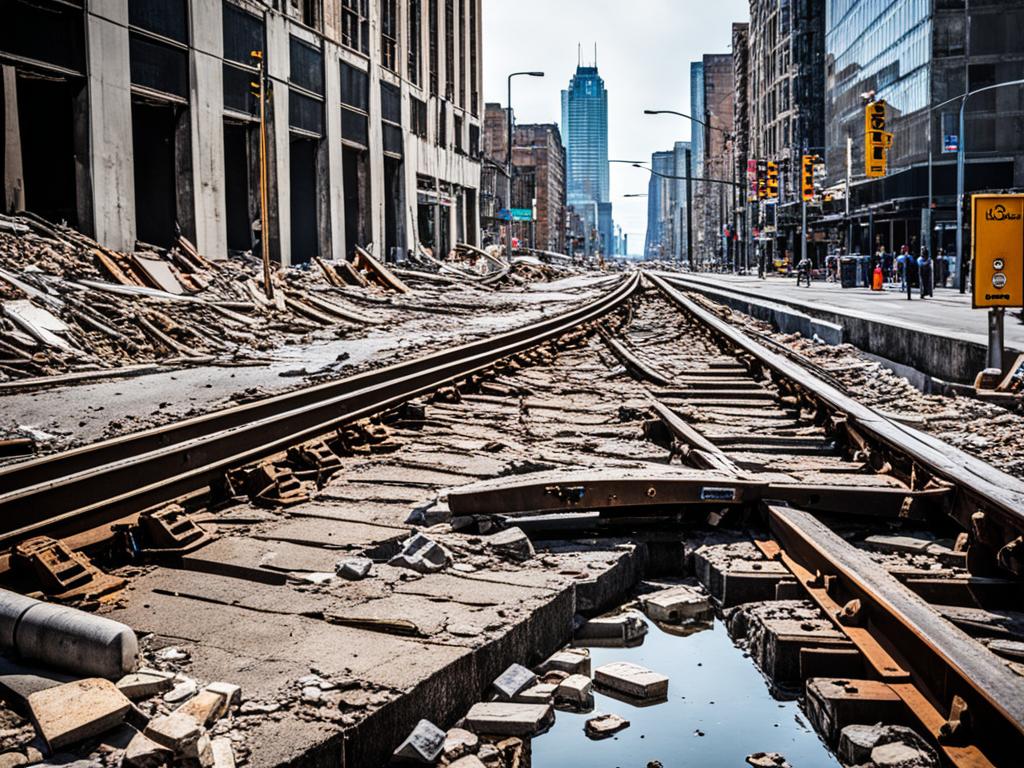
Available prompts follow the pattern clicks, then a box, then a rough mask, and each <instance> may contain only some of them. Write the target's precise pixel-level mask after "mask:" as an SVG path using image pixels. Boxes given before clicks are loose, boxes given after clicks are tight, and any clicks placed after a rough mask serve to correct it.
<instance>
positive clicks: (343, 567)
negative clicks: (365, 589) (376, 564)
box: [334, 557, 373, 581]
mask: <svg viewBox="0 0 1024 768" xmlns="http://www.w3.org/2000/svg"><path fill="white" fill-rule="evenodd" d="M372 567H373V561H372V560H370V558H368V557H350V558H349V559H347V560H339V561H338V562H337V563H336V564H335V566H334V572H335V573H337V574H338V575H339V576H341V577H342V578H343V579H348V580H349V581H359V580H360V579H365V578H366V577H367V576H369V574H370V569H371V568H372Z"/></svg>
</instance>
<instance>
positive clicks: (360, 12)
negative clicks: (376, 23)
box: [341, 0, 370, 56]
mask: <svg viewBox="0 0 1024 768" xmlns="http://www.w3.org/2000/svg"><path fill="white" fill-rule="evenodd" d="M368 2H369V0H341V44H342V45H344V46H345V47H346V48H351V49H352V50H353V51H359V52H360V53H362V54H365V55H367V56H368V55H369V54H370V20H369V18H368V15H367V11H366V7H367V4H368Z"/></svg>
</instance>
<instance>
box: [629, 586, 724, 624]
mask: <svg viewBox="0 0 1024 768" xmlns="http://www.w3.org/2000/svg"><path fill="white" fill-rule="evenodd" d="M640 603H641V605H642V606H643V609H644V613H646V614H647V617H648V618H649V619H651V620H652V621H661V622H664V623H666V624H680V623H682V622H684V621H702V620H706V619H708V618H709V617H710V616H711V614H712V613H713V611H712V609H711V605H710V603H709V602H708V597H707V595H705V594H704V593H703V592H701V591H700V590H698V589H696V588H694V587H687V586H680V587H670V588H669V589H663V590H661V591H660V592H655V593H653V594H649V595H643V596H642V597H641V598H640Z"/></svg>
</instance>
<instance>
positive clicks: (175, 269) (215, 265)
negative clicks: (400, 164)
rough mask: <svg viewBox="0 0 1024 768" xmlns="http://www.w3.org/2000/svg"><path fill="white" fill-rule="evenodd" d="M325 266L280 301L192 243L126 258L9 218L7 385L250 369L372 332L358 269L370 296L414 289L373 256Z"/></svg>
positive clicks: (276, 282)
mask: <svg viewBox="0 0 1024 768" xmlns="http://www.w3.org/2000/svg"><path fill="white" fill-rule="evenodd" d="M320 264H321V270H318V271H313V270H307V269H301V268H294V269H278V270H276V271H275V272H274V273H273V274H272V286H271V288H272V291H271V293H272V294H273V295H272V297H268V296H267V292H266V291H265V290H264V286H263V284H262V267H261V264H260V263H259V262H258V261H257V260H255V259H252V258H249V259H245V258H238V259H231V260H225V261H216V262H214V261H210V260H208V259H206V258H204V257H203V256H202V255H200V254H199V252H198V251H197V250H196V249H195V247H194V246H193V245H192V244H191V243H190V242H189V241H188V240H187V239H185V238H184V237H182V238H179V240H178V244H177V246H175V247H173V248H171V249H169V250H166V251H157V250H151V251H142V252H134V253H119V252H115V251H112V250H110V249H108V248H104V247H103V246H102V245H100V244H99V243H97V242H96V241H94V240H91V239H90V238H88V237H86V236H85V235H82V234H81V233H79V232H76V231H75V230H73V229H70V228H68V227H64V226H61V225H56V224H50V223H48V222H45V221H43V220H41V219H38V218H37V217H34V216H32V215H31V214H25V215H22V216H18V217H6V216H5V217H0V382H10V381H17V380H24V379H29V378H35V377H40V376H53V375H58V374H68V373H82V372H89V371H102V370H111V369H115V368H119V367H123V366H128V365H139V364H153V363H158V362H159V363H164V364H196V363H218V364H239V363H242V362H245V361H251V360H253V359H260V358H263V357H265V353H266V352H267V351H268V350H271V349H273V348H275V347H277V346H280V345H281V344H284V343H288V342H289V341H296V340H299V339H301V338H303V337H307V336H308V335H309V334H311V333H314V332H316V331H322V330H324V329H330V331H331V332H334V333H339V332H344V331H345V330H346V329H349V328H353V327H357V326H360V325H364V324H368V323H372V322H374V318H371V317H369V316H367V315H366V314H364V313H363V312H361V311H360V310H359V309H356V308H354V307H353V306H352V305H351V304H350V303H349V302H350V300H351V298H352V297H353V296H354V295H357V294H353V293H352V291H353V290H354V289H353V288H351V287H349V286H350V285H352V283H348V282H345V281H343V280H342V279H341V278H340V277H338V274H339V273H340V272H341V271H344V270H346V268H347V270H348V271H349V272H352V273H353V274H357V275H359V276H360V277H361V279H362V282H361V283H359V288H358V291H359V292H363V293H365V292H366V291H368V290H373V291H382V292H383V291H388V292H401V293H404V292H407V291H408V288H406V287H405V286H404V285H403V284H402V283H401V281H400V280H398V278H396V277H394V275H391V273H390V272H389V271H388V270H387V269H386V268H384V267H383V265H380V264H379V263H378V262H377V261H376V260H375V259H373V257H372V256H370V255H369V254H365V253H361V256H360V260H359V261H358V262H357V265H358V267H359V268H361V269H363V270H364V272H357V270H356V266H353V265H350V264H348V263H347V262H345V263H344V264H343V265H341V266H339V265H338V264H337V263H335V264H334V266H330V267H329V266H328V265H327V262H320ZM364 274H365V275H371V276H372V277H373V282H372V283H371V281H370V278H369V277H365V276H364ZM332 275H333V278H332V277H331V276H332Z"/></svg>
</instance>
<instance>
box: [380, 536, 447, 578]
mask: <svg viewBox="0 0 1024 768" xmlns="http://www.w3.org/2000/svg"><path fill="white" fill-rule="evenodd" d="M450 562H451V556H450V555H449V554H448V550H446V549H445V548H444V547H442V546H441V545H440V544H438V543H437V542H436V541H434V540H433V539H431V538H428V537H427V536H424V535H423V534H422V533H417V534H414V535H413V536H410V537H409V538H408V539H406V540H405V541H404V542H403V543H402V551H401V552H399V553H398V554H397V555H395V556H394V557H392V558H391V559H390V560H388V565H393V566H395V567H396V568H410V569H412V570H414V571H416V572H418V573H436V572H437V571H440V570H443V569H444V568H445V566H447V565H448V564H449V563H450Z"/></svg>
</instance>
